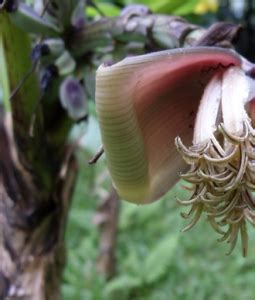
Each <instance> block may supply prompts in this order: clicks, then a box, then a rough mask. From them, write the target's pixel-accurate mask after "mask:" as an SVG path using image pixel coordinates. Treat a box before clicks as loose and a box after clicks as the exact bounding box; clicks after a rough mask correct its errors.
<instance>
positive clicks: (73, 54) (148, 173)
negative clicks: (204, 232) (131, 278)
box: [0, 0, 253, 300]
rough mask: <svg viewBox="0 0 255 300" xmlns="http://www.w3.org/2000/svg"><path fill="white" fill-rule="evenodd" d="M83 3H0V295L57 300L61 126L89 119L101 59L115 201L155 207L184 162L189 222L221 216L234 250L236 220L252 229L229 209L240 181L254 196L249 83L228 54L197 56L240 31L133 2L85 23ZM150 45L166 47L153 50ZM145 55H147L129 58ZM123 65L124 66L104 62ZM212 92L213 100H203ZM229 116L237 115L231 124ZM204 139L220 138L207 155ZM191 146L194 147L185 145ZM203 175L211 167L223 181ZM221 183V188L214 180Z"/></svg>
mask: <svg viewBox="0 0 255 300" xmlns="http://www.w3.org/2000/svg"><path fill="white" fill-rule="evenodd" d="M89 5H93V2H91V1H87V2H86V1H82V0H79V1H71V0H62V1H60V0H58V1H53V0H35V1H33V5H30V6H29V5H27V4H26V3H25V1H17V0H3V1H0V70H1V71H0V257H1V263H0V299H28V300H35V299H36V300H46V299H48V300H53V299H54V300H58V299H61V294H60V283H61V274H62V270H63V266H64V262H65V257H64V255H63V253H64V252H65V247H64V231H65V230H64V228H65V224H66V221H67V217H68V211H69V206H70V202H71V195H72V191H73V187H74V183H75V178H76V174H77V163H76V160H75V157H74V155H72V149H73V148H72V147H71V150H70V147H69V145H68V142H69V134H70V130H71V129H72V127H73V125H75V124H76V123H77V122H86V121H87V119H88V109H87V107H88V103H87V101H88V99H90V98H94V96H95V95H94V87H93V82H94V80H93V78H92V77H93V72H94V71H95V69H96V68H97V67H98V66H99V65H101V63H102V62H104V64H103V65H102V66H101V67H100V68H99V69H98V71H97V84H96V85H97V88H96V105H97V111H98V118H99V121H100V126H101V130H102V137H103V144H104V145H103V147H104V150H105V152H106V157H107V161H108V164H109V168H110V171H111V174H112V178H113V182H114V184H115V186H116V188H117V190H118V191H119V193H120V195H121V196H123V197H124V198H126V199H127V200H129V201H132V202H136V203H145V202H151V201H154V200H156V199H158V198H160V197H161V195H163V194H164V193H165V192H166V191H167V189H169V188H170V187H171V186H172V184H174V182H175V181H176V180H177V178H178V176H177V172H178V171H180V170H183V171H184V170H187V166H186V167H185V166H184V164H183V161H182V157H181V156H183V157H184V158H185V161H186V163H188V165H189V166H190V168H191V170H190V171H189V173H188V174H187V175H183V177H185V176H186V177H185V178H186V179H187V180H189V181H192V180H194V181H196V182H197V184H196V185H195V191H194V195H193V198H192V200H190V201H189V202H187V203H185V202H183V204H192V205H193V206H192V209H191V213H190V215H192V212H195V219H194V220H195V221H196V220H197V219H198V217H199V215H200V212H201V211H202V210H203V211H205V213H207V214H208V215H210V216H211V217H210V220H211V223H212V224H213V225H215V222H214V220H215V218H218V217H221V216H223V215H222V212H224V214H225V215H224V217H226V216H227V217H226V218H225V219H224V217H223V219H221V222H222V224H223V223H224V222H228V224H230V223H231V222H232V223H233V224H234V225H231V226H232V227H231V233H229V231H228V232H227V233H226V235H224V238H226V239H230V242H231V243H232V244H234V241H235V238H236V233H237V231H238V230H239V228H241V229H240V230H241V233H242V232H243V233H242V237H243V240H244V245H246V242H247V238H246V236H245V230H244V225H243V224H244V220H249V221H252V222H253V215H252V210H251V209H250V207H249V209H247V207H246V208H243V205H246V204H247V205H248V203H249V204H250V202H249V201H248V200H249V195H248V194H247V193H246V194H245V193H242V197H244V196H243V195H245V197H246V198H245V199H246V200H245V201H244V200H240V199H241V198H240V197H241V191H240V189H241V188H243V187H244V185H245V184H246V185H247V191H248V192H249V191H250V190H252V188H253V179H252V178H253V177H252V176H253V173H252V172H253V169H252V168H253V166H252V161H250V158H249V155H251V157H252V150H253V148H252V147H253V144H252V130H251V126H252V121H250V119H249V118H250V116H251V115H253V109H252V107H253V106H252V102H251V101H250V100H251V97H252V95H253V89H252V87H253V81H252V80H251V79H250V77H249V75H248V73H249V72H250V73H249V74H250V75H251V74H253V71H252V68H251V65H250V63H249V62H248V61H244V59H242V58H240V56H239V55H238V54H236V53H233V51H231V50H222V49H219V48H201V46H206V45H209V46H212V45H214V46H222V45H224V46H225V47H228V48H230V47H231V42H232V40H233V39H234V38H235V36H236V34H237V33H238V31H239V27H238V26H233V25H231V24H225V23H220V24H218V25H216V26H215V25H214V26H212V27H211V28H210V29H209V30H205V29H204V28H202V27H199V26H197V25H194V24H190V23H188V22H187V21H186V20H184V19H182V18H179V17H175V16H167V15H155V14H152V13H151V12H150V10H149V9H148V8H146V7H144V6H141V5H139V6H136V5H134V6H131V7H128V8H126V9H124V10H123V11H122V12H121V14H120V15H119V16H118V17H116V18H108V17H102V18H100V19H99V20H96V19H95V20H90V19H89V18H87V17H86V9H87V7H88V6H89ZM166 28H167V30H166ZM192 46H193V47H194V48H189V49H186V50H182V49H179V50H173V51H171V50H169V48H185V47H192ZM198 46H199V47H200V48H199V47H198ZM163 49H168V50H167V51H166V52H161V51H159V50H163ZM156 51H159V52H156ZM146 52H155V53H153V54H147V55H145V56H138V57H133V56H134V54H137V53H146ZM125 56H131V57H130V58H127V59H125V60H124V61H122V62H118V63H117V64H113V63H115V62H117V61H119V60H120V59H122V58H124V57H125ZM244 70H245V71H244ZM231 78H232V79H231ZM247 78H248V79H249V80H248V79H247ZM231 80H234V81H237V82H239V81H240V82H242V87H240V90H239V84H238V85H236V88H238V91H237V92H236V93H235V90H234V89H233V91H231V89H230V87H229V86H230V85H231ZM229 81H230V83H229ZM225 89H227V91H229V92H232V94H233V97H234V96H236V97H234V98H233V99H237V100H236V101H237V103H236V102H235V101H234V103H232V104H233V105H232V106H231V107H232V108H233V110H234V114H233V115H232V114H228V113H227V109H226V106H224V105H225V104H224V103H226V101H225V97H226V96H225V94H224V93H225V92H224V91H225ZM250 89H251V90H250ZM211 90H212V91H213V94H215V95H216V96H215V97H216V98H215V99H214V98H213V99H212V98H210V97H209V100H208V96H207V94H208V93H209V91H211ZM219 90H220V91H222V95H221V96H217V95H218V92H219ZM242 92H243V93H244V94H245V95H246V96H244V97H243V98H242V99H243V102H242V103H241V102H240V101H239V97H237V95H238V94H239V93H242ZM180 94H181V96H180ZM158 98H159V100H157V99H158ZM219 98H220V99H219ZM168 99H169V101H168ZM186 99H187V101H186ZM200 99H201V104H199V100H200ZM145 100H146V101H145ZM166 100H167V101H166ZM90 101H92V100H91V99H90ZM219 103H221V106H222V110H221V109H219V107H221V106H220V104H219ZM208 105H209V106H208ZM242 105H243V106H242ZM223 106H224V109H223ZM208 107H209V108H210V107H211V109H212V110H213V116H209V115H210V109H209V108H208ZM239 108H240V109H241V110H240V112H241V115H240V116H239V115H238V116H236V111H237V110H238V109H239ZM197 110H198V113H197V117H196V121H195V115H196V111H197ZM233 116H235V117H233ZM232 117H233V118H234V123H233V122H232ZM238 117H240V118H241V119H240V120H239V119H238V120H239V121H238V122H239V123H240V124H241V123H242V124H245V125H244V126H243V129H244V132H241V133H239V129H240V128H241V125H240V124H239V123H238V124H239V125H240V126H239V125H238V126H237V128H236V127H235V126H233V128H232V123H233V124H234V125H236V118H238ZM218 118H220V119H218ZM229 118H230V120H231V122H230V125H227V124H228V120H229ZM205 119H208V122H209V125H207V126H204V123H205ZM206 121H207V120H206ZM222 121H223V123H224V126H225V127H224V126H221V124H220V123H219V122H221V123H222ZM202 123H203V125H201V124H202ZM194 124H195V133H194V136H193V144H194V145H193V146H191V148H189V147H188V146H189V145H190V142H191V141H192V128H191V127H192V126H194ZM206 124H207V123H206ZM201 126H203V127H204V128H205V129H206V134H207V135H205V134H204V133H203V132H201V130H200V128H201ZM214 129H215V130H214ZM232 129H233V130H234V132H232ZM245 130H246V131H245ZM215 132H217V134H218V133H219V134H221V132H222V135H223V136H221V137H220V141H221V142H220V144H219V145H218V144H216V146H215V144H213V143H212V140H213V141H215V139H214V138H213V137H214V136H215V134H216V133H215ZM179 135H180V137H181V138H182V139H183V142H184V143H185V144H186V145H187V147H185V146H184V145H183V144H182V143H181V141H180V140H179V139H177V140H176V145H177V150H178V151H179V152H180V153H181V155H178V151H177V150H176V148H175V147H174V146H173V141H174V137H176V136H179ZM249 139H250V140H249ZM222 141H224V142H222ZM249 141H250V144H249ZM200 142H201V143H202V144H203V147H197V144H200ZM250 147H251V148H250ZM247 149H248V150H249V151H248V150H247ZM158 151H159V152H158ZM208 151H209V152H208ZM193 152H195V153H193ZM70 153H71V155H70ZM209 154H210V155H211V156H212V157H211V156H210V155H209ZM223 154H224V155H225V154H226V155H227V158H225V157H224V159H225V162H222V159H223V158H221V156H224V155H223ZM228 155H229V156H228ZM207 157H209V158H207ZM247 157H248V158H247ZM224 159H223V160H224ZM215 160H216V162H215ZM218 160H220V165H219V166H218V165H217V164H218ZM201 161H202V162H203V164H202V165H200V164H201ZM239 162H240V163H241V165H240V166H241V170H242V171H240V172H241V173H240V172H238V171H237V169H238V166H239ZM215 164H216V166H215ZM224 164H226V165H227V166H228V169H227V170H226V172H225V169H224V168H227V167H226V166H225V165H224ZM203 165H205V166H206V168H205V169H203V168H201V166H203ZM207 169H208V170H214V171H215V172H216V171H217V172H221V171H222V172H223V174H224V176H225V175H226V177H227V179H226V178H225V177H223V178H221V176H218V173H217V174H211V173H208V172H207ZM223 169H224V170H223ZM247 169H249V171H246V170H247ZM244 170H245V171H244ZM224 172H225V173H224ZM244 174H245V175H244ZM210 176H211V177H212V178H211V177H210ZM228 176H229V177H228ZM218 177H220V178H218ZM250 177H251V178H250ZM228 178H230V179H229V180H230V182H227V187H228V191H225V190H224V188H222V186H221V184H220V183H219V186H218V182H221V180H222V181H224V180H228ZM213 180H214V181H213ZM217 180H218V181H217ZM231 180H232V181H231ZM210 182H213V184H215V182H216V183H217V185H216V186H213V188H217V189H220V190H219V191H218V190H217V192H216V190H215V191H214V190H213V191H211V190H210V192H211V194H210V195H209V194H208V190H206V191H205V192H202V191H204V189H203V188H202V187H203V185H206V187H207V188H208V189H209V187H210V184H209V183H210ZM243 191H244V190H243ZM245 191H246V190H245ZM218 193H220V195H222V194H224V197H223V200H222V201H223V202H222V203H221V206H224V207H218V205H217V206H216V204H215V203H218V202H217V201H218V198H217V197H218V196H219V195H218ZM231 193H233V194H234V199H235V200H234V205H233V206H232V202H231V201H230V199H231V195H232V194H231ZM225 194H226V195H225ZM230 194H231V195H230ZM227 195H228V197H227ZM225 196H226V197H225ZM197 199H199V200H197ZM201 199H203V201H202V200H201ZM242 199H243V198H242ZM247 199H248V200H247ZM210 201H211V202H210ZM242 201H243V202H242ZM207 202H209V204H208V203H207ZM230 204H231V205H230ZM229 205H230V206H229ZM225 206H226V207H225ZM216 207H217V209H218V210H217V211H215V210H216ZM239 207H242V209H241V210H240V209H239V211H240V213H239V214H237V210H238V208H239ZM217 213H220V214H221V215H220V216H219V215H217ZM215 214H216V215H215ZM241 216H242V218H241ZM236 218H237V219H236ZM194 220H192V223H191V224H193V223H194V222H195V221H194ZM225 220H226V221H225ZM232 223H231V224H232ZM240 224H242V225H240ZM239 225H240V226H239ZM219 226H220V225H219V224H218V225H217V226H216V225H215V228H217V229H218V230H219ZM233 228H234V229H233ZM232 229H233V230H232ZM244 249H246V246H245V247H244Z"/></svg>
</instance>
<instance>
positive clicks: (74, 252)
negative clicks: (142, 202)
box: [63, 0, 255, 300]
mask: <svg viewBox="0 0 255 300" xmlns="http://www.w3.org/2000/svg"><path fill="white" fill-rule="evenodd" d="M95 2H96V3H97V5H98V7H99V8H100V9H101V11H103V12H104V14H105V15H107V16H116V15H118V14H119V13H120V10H121V8H122V7H123V6H124V5H126V4H131V3H143V4H146V5H148V6H149V7H150V8H151V9H152V11H153V12H155V13H165V14H176V15H182V16H184V17H186V18H187V19H189V20H190V21H192V22H194V23H199V24H202V25H203V26H208V25H209V24H211V23H213V22H215V21H217V20H225V21H226V20H231V21H234V22H241V23H242V22H244V21H245V19H246V13H247V7H248V6H249V4H250V1H246V2H245V1H242V0H233V1H232V2H231V1H220V3H219V2H218V1H216V0H189V1H182V0H172V1H171V0H157V1H155V0H142V1H135V0H126V1H124V0H118V1H101V0H96V1H95ZM87 13H88V14H89V16H91V17H99V14H98V12H97V11H96V10H95V9H93V8H90V9H89V11H87ZM246 25H247V24H246ZM248 25H249V24H248ZM238 47H239V48H240V50H241V51H243V53H244V54H247V55H249V51H248V50H247V49H248V48H247V45H246V44H245V41H241V44H240V45H239V46H238ZM253 49H255V48H253ZM253 55H254V54H253ZM90 110H91V114H90V115H91V116H90V120H89V125H88V128H87V132H86V134H85V136H84V138H83V140H82V145H83V147H82V149H81V150H79V152H78V153H77V156H78V158H79V164H80V172H79V177H78V182H77V185H76V189H75V193H74V197H73V205H72V209H71V213H70V218H69V223H68V226H67V235H66V242H67V249H68V253H67V262H68V263H67V266H66V270H65V273H64V278H63V296H64V297H63V298H64V299H65V300H71V299H72V300H73V299H77V300H90V299H91V300H101V299H103V300H114V299H118V300H130V299H132V300H168V299H181V300H185V299H196V300H200V299H201V300H202V299H210V300H213V299H215V300H216V299H217V300H218V299H233V300H234V299H236V300H239V299H244V300H245V299H247V300H250V299H253V298H254V294H255V285H254V279H255V276H254V267H255V256H254V253H255V249H254V247H255V238H254V237H253V236H254V234H253V235H252V234H250V236H251V237H252V240H251V241H250V251H249V255H248V257H247V258H245V259H244V258H242V257H241V253H240V252H239V251H238V247H237V249H236V250H235V252H234V253H233V254H232V255H231V256H225V253H226V252H227V246H226V245H225V244H219V243H218V242H217V240H216V239H217V236H216V234H215V233H214V232H213V231H212V229H211V228H210V226H207V224H206V220H204V221H203V222H199V224H197V225H196V227H195V228H193V229H192V231H190V232H189V233H188V234H187V233H186V234H184V233H181V232H180V230H181V229H182V228H183V227H184V226H185V220H183V219H182V218H181V217H180V215H179V214H180V211H181V209H180V207H178V205H177V204H176V201H175V197H176V196H177V197H180V198H185V197H186V196H187V195H186V192H185V190H184V189H183V188H182V183H179V184H177V186H176V187H175V188H174V189H172V190H171V191H170V192H169V193H168V194H167V195H166V196H165V197H164V198H163V199H162V200H161V201H158V202H156V203H154V204H152V205H149V206H136V205H132V204H129V203H126V202H125V203H124V202H123V203H122V206H121V213H120V218H119V233H118V246H117V260H118V271H117V275H116V277H115V278H113V279H112V280H110V281H108V282H106V281H105V279H104V278H103V277H102V276H100V275H99V274H98V273H97V271H96V258H97V251H98V242H99V231H98V229H97V227H96V225H95V224H94V223H93V217H94V215H95V212H96V209H97V207H98V205H99V203H100V201H101V199H102V198H103V197H104V196H105V195H106V194H107V192H108V190H109V187H110V181H109V176H108V173H107V170H106V166H105V163H104V159H102V160H101V161H100V163H98V164H97V165H96V166H93V167H89V166H88V165H87V161H88V160H89V158H91V155H92V153H94V152H95V150H96V149H97V147H98V145H99V144H100V136H99V131H98V127H97V122H96V119H95V114H94V107H93V103H91V106H90ZM79 131H80V128H76V131H74V132H73V136H75V135H76V132H79Z"/></svg>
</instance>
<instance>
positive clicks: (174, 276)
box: [63, 153, 255, 300]
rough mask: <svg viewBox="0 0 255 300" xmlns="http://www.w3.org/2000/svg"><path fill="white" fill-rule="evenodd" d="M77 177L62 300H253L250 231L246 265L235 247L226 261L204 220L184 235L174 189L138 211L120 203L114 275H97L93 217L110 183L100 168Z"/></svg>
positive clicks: (82, 161) (254, 257)
mask: <svg viewBox="0 0 255 300" xmlns="http://www.w3.org/2000/svg"><path fill="white" fill-rule="evenodd" d="M80 156H81V157H80V165H81V166H82V167H81V170H80V173H79V178H78V181H77V185H76V189H75V193H74V197H73V206H72V209H71V213H70V219H69V223H68V228H67V235H66V242H67V247H68V261H67V266H66V270H65V273H64V279H63V298H64V300H71V299H72V300H73V299H75V300H90V299H91V300H115V299H116V300H127V299H129V300H130V299H131V300H169V299H171V300H172V299H173V300H174V299H176V300H185V299H187V300H190V299H192V300H193V299H196V300H219V299H224V300H227V299H231V300H240V299H242V300H250V299H254V295H255V285H254V280H255V271H254V270H255V255H254V254H255V251H254V246H255V239H254V231H252V230H250V240H251V241H250V249H249V253H248V257H247V258H243V257H242V256H241V249H240V243H239V244H238V245H237V248H236V249H235V251H234V253H233V254H232V255H230V256H226V255H225V253H226V252H227V250H228V245H226V244H222V243H218V242H217V238H218V236H217V234H215V233H214V232H213V230H212V229H211V227H210V225H209V224H207V222H206V220H205V219H203V220H200V222H199V223H198V224H197V225H196V226H195V227H194V228H193V229H192V230H191V231H189V232H187V233H181V232H180V230H181V229H182V228H183V227H184V226H185V225H186V223H185V220H183V219H182V218H181V217H180V211H181V210H182V208H180V207H179V206H178V205H177V204H176V201H175V196H176V195H177V196H179V197H180V198H183V197H185V196H186V195H185V192H184V190H183V189H182V188H181V185H180V184H179V185H177V186H176V187H175V188H174V189H172V190H171V191H170V192H169V193H168V194H167V195H166V196H165V197H164V198H163V199H162V200H160V201H158V202H156V203H154V204H151V205H148V206H136V205H133V204H129V203H126V202H122V207H121V214H120V223H119V235H118V248H117V258H118V274H117V276H116V277H115V278H114V279H113V280H111V281H109V282H105V280H104V279H103V278H102V277H101V276H100V275H99V274H97V272H96V269H95V262H96V257H97V247H98V240H99V236H98V230H97V228H96V226H95V225H94V224H93V216H94V214H95V210H96V207H97V205H98V204H99V201H100V197H102V195H104V194H105V193H106V192H107V187H108V186H109V179H108V175H107V172H106V170H105V168H104V165H103V163H100V164H99V165H97V166H96V167H87V166H86V161H87V158H88V156H87V155H86V154H84V153H83V154H82V155H80Z"/></svg>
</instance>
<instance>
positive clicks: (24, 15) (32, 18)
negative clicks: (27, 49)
mask: <svg viewBox="0 0 255 300" xmlns="http://www.w3.org/2000/svg"><path fill="white" fill-rule="evenodd" d="M84 9H85V1H84V0H77V1H72V0H64V1H60V0H56V1H45V0H36V1H34V3H33V6H32V5H31V6H29V5H27V4H26V3H24V2H22V1H18V0H4V1H2V3H1V2H0V10H2V12H3V11H5V12H6V11H7V13H8V16H9V18H10V20H11V21H12V22H13V23H14V24H16V25H17V26H18V27H19V28H21V29H23V30H24V31H26V32H28V33H30V34H31V36H32V37H33V41H34V48H33V51H32V53H31V59H32V61H33V70H32V71H34V70H35V69H36V68H37V67H38V66H39V74H40V84H41V89H42V93H43V94H44V92H45V91H46V90H47V89H48V88H49V86H50V85H51V83H52V81H53V80H54V79H55V78H58V83H59V82H60V86H59V89H58V90H59V99H60V102H61V104H62V107H63V108H64V109H65V110H66V111H67V113H68V115H69V117H71V118H72V119H74V121H77V122H78V121H80V120H82V119H84V118H86V116H87V104H86V93H85V89H84V86H83V83H82V78H81V77H80V75H79V74H78V71H77V64H76V60H75V58H74V57H73V55H72V53H71V51H70V50H69V49H68V48H69V47H68V45H67V43H66V38H65V37H66V36H67V32H68V31H69V32H70V31H72V30H77V29H79V28H81V27H82V26H84V23H85V11H84ZM59 79H60V80H59Z"/></svg>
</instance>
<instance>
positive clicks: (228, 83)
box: [96, 47, 255, 255]
mask: <svg viewBox="0 0 255 300" xmlns="http://www.w3.org/2000/svg"><path fill="white" fill-rule="evenodd" d="M253 100H255V81H254V79H252V78H251V77H249V76H248V75H247V74H246V72H245V71H244V70H243V68H242V59H241V58H240V56H239V55H238V54H236V53H234V52H233V51H232V50H226V49H221V48H214V47H210V48H209V47H199V48H188V49H175V50H167V51H162V52H156V53H152V54H146V55H142V56H137V57H129V58H126V59H124V60H122V61H121V62H118V63H116V64H114V65H112V66H107V65H101V66H100V67H99V69H98V71H97V76H96V108H97V114H98V119H99V125H100V129H101V134H102V140H103V145H104V150H105V154H106V159H107V163H108V167H109V170H110V174H111V177H112V180H113V182H114V185H115V187H116V189H117V191H118V193H119V195H120V196H121V197H122V198H124V199H125V200H127V201H130V202H134V203H139V204H144V203H149V202H152V201H154V200H157V199H159V198H160V197H161V196H162V195H164V194H165V193H166V192H167V191H168V190H169V189H170V188H171V187H172V186H173V184H175V183H176V181H177V180H178V179H179V178H180V177H181V178H183V179H184V180H186V181H187V182H189V183H191V184H192V196H191V198H190V200H187V201H182V200H178V201H179V202H180V203H181V204H182V205H187V206H188V205H190V206H191V209H190V211H189V212H188V213H187V214H183V217H185V218H190V219H191V221H190V223H189V225H188V226H187V227H186V228H184V230H188V229H190V228H191V227H193V225H194V224H196V222H197V220H198V219H199V218H200V215H201V214H202V212H205V213H206V215H207V217H208V220H209V222H210V224H211V225H212V227H213V228H214V229H215V230H216V231H217V232H218V233H220V234H222V238H221V239H220V240H222V241H223V240H226V241H228V242H229V243H230V244H231V248H230V252H231V251H232V250H233V248H234V246H235V243H236V240H237V236H238V232H239V231H240V233H241V239H242V245H243V255H245V254H246V251H247V240H248V239H247V232H246V223H245V220H248V221H250V222H251V223H252V224H253V225H255V200H254V199H253V197H252V193H253V192H254V191H255V130H254V129H253V125H254V123H253V122H255V119H254V116H255V114H254V102H255V101H253ZM180 172H181V174H180ZM226 225H227V228H228V229H227V230H226V231H224V230H223V228H225V227H224V226H226Z"/></svg>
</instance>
